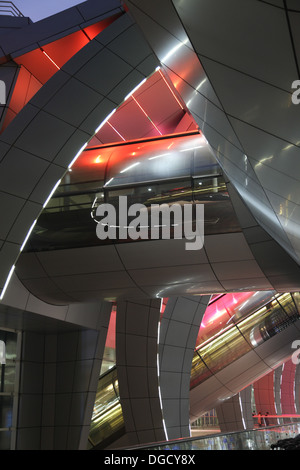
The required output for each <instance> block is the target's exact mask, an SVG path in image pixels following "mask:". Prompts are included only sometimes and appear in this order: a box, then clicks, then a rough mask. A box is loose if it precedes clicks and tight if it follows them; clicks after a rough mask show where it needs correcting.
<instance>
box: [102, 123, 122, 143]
mask: <svg viewBox="0 0 300 470" xmlns="http://www.w3.org/2000/svg"><path fill="white" fill-rule="evenodd" d="M107 124H108V125H109V126H110V127H111V128H112V129H113V130H114V131H115V132H116V133H117V134H118V136H120V137H121V139H123V140H124V142H126V139H124V137H123V136H122V135H121V134H120V132H118V131H117V129H116V128H115V127H114V126H113V125H112V124H111V123H110V122H109V121H107Z"/></svg>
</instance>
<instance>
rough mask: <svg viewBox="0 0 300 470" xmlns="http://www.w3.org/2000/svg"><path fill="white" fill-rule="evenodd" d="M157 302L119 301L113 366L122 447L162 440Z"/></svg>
mask: <svg viewBox="0 0 300 470" xmlns="http://www.w3.org/2000/svg"><path fill="white" fill-rule="evenodd" d="M159 320H160V301H159V300H149V301H141V302H140V303H139V302H138V301H137V302H131V301H126V302H118V304H117V322H116V364H117V373H118V381H119V391H120V398H121V404H122V410H123V417H124V422H125V428H126V437H125V438H124V439H123V440H122V445H134V444H142V443H146V442H153V441H159V440H164V439H165V438H166V436H165V433H164V429H163V419H162V412H161V407H160V400H159V384H158V370H157V332H158V325H159Z"/></svg>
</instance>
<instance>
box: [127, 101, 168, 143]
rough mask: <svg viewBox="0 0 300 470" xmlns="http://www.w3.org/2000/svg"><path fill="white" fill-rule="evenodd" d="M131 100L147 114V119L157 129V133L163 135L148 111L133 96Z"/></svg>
mask: <svg viewBox="0 0 300 470" xmlns="http://www.w3.org/2000/svg"><path fill="white" fill-rule="evenodd" d="M131 98H132V99H133V100H134V101H135V102H136V104H137V105H138V107H139V108H140V109H141V111H142V112H143V113H144V114H145V116H146V118H147V119H149V121H150V122H151V124H152V125H153V126H154V127H155V129H156V130H157V132H158V133H159V134H160V135H162V133H161V132H160V130H159V129H158V127H157V126H156V125H155V124H154V122H153V121H152V119H151V118H150V117H149V116H148V114H147V113H146V111H145V110H144V108H142V106H141V105H140V103H139V102H138V101H137V100H136V99H135V97H134V96H133V95H131Z"/></svg>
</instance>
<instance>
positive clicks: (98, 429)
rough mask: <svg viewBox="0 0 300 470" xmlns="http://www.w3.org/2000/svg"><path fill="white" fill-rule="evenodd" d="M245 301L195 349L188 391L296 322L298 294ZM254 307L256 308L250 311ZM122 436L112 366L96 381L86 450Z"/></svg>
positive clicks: (262, 295)
mask: <svg viewBox="0 0 300 470" xmlns="http://www.w3.org/2000/svg"><path fill="white" fill-rule="evenodd" d="M226 295H230V294H225V295H224V296H223V295H222V296H221V299H222V298H224V297H225V296H226ZM257 295H258V300H257V297H256V296H257ZM255 297H256V298H255ZM247 302H248V303H247V309H244V312H242V311H241V310H242V309H240V310H239V312H238V314H234V315H232V317H231V320H230V321H229V322H227V323H226V324H225V325H224V324H223V325H220V324H219V328H220V330H219V332H214V334H213V336H211V337H210V339H208V340H206V341H204V342H203V343H202V344H199V345H198V346H197V347H196V349H195V353H194V358H193V361H192V369H191V381H190V387H191V389H193V388H195V387H198V386H201V384H202V383H204V382H205V381H206V380H207V379H208V378H209V377H211V376H212V375H213V374H216V373H217V372H218V371H220V370H222V369H224V368H225V367H226V366H227V365H228V364H230V363H232V362H233V361H234V360H236V359H238V358H240V357H241V356H243V355H245V354H247V353H248V352H249V351H252V350H253V349H255V347H257V346H258V345H260V344H262V343H263V342H265V341H268V339H270V338H272V337H273V336H275V335H276V334H279V333H280V332H281V331H283V330H285V329H286V328H288V327H289V326H290V325H292V324H293V323H294V322H296V321H297V320H299V319H300V314H299V312H300V294H299V293H292V294H289V293H285V294H277V295H274V293H273V292H272V291H270V292H267V293H256V292H255V293H253V294H252V296H251V297H250V298H249V299H248V300H247ZM245 304H246V302H245ZM254 305H256V309H255V310H254V311H253V306H254ZM236 313H237V312H236ZM203 330H205V327H204V329H203V328H202V330H201V328H200V332H199V338H200V341H201V339H203V337H205V332H204V331H203ZM124 433H125V424H124V420H123V415H122V407H121V402H120V395H119V386H118V378H117V369H116V367H113V368H111V369H110V370H109V371H107V372H106V373H105V374H103V375H102V376H101V377H100V379H99V383H98V390H97V395H96V401H95V406H94V413H93V417H92V422H91V429H90V435H89V448H90V449H94V450H98V449H99V450H100V449H105V448H106V447H107V446H108V445H110V444H112V443H113V442H114V441H116V440H117V439H119V438H120V437H121V436H122V435H123V434H124Z"/></svg>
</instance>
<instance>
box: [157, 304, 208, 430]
mask: <svg viewBox="0 0 300 470" xmlns="http://www.w3.org/2000/svg"><path fill="white" fill-rule="evenodd" d="M209 299H210V296H209V295H207V296H187V297H174V298H170V299H169V300H168V303H167V306H166V309H165V311H164V314H163V317H162V320H161V325H160V337H159V384H160V392H161V400H162V408H163V416H164V421H165V426H166V431H167V436H168V438H169V439H176V438H180V437H187V436H190V426H189V403H190V401H189V394H190V375H191V365H192V359H193V355H194V350H195V346H196V340H197V335H198V332H199V328H200V323H201V320H202V317H203V315H204V312H205V310H206V307H207V304H208V301H209Z"/></svg>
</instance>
